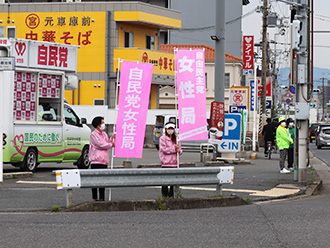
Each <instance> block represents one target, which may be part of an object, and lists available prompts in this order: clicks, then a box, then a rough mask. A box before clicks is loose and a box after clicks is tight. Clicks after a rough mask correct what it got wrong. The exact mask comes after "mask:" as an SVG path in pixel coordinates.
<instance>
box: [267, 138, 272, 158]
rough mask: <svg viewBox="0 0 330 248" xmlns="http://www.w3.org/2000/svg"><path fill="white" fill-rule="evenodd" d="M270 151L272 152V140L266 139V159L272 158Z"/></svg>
mask: <svg viewBox="0 0 330 248" xmlns="http://www.w3.org/2000/svg"><path fill="white" fill-rule="evenodd" d="M272 152H273V142H271V141H267V155H268V159H271V158H272Z"/></svg>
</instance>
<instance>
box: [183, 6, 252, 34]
mask: <svg viewBox="0 0 330 248" xmlns="http://www.w3.org/2000/svg"><path fill="white" fill-rule="evenodd" d="M256 10H257V8H255V9H253V10H251V11H249V12H248V13H246V14H244V15H241V16H239V17H237V18H235V19H232V20H230V21H227V22H226V25H229V24H232V23H234V22H237V21H239V20H241V19H243V18H245V17H247V16H249V15H251V14H253V13H254V12H255V11H256ZM214 28H215V25H212V26H206V27H197V28H181V29H178V31H180V32H195V31H204V30H209V29H214Z"/></svg>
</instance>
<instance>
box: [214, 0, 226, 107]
mask: <svg viewBox="0 0 330 248" xmlns="http://www.w3.org/2000/svg"><path fill="white" fill-rule="evenodd" d="M215 13H216V17H215V36H216V39H215V73H214V76H215V80H214V100H215V101H217V102H223V103H224V102H225V14H226V12H225V0H217V1H216V10H215Z"/></svg>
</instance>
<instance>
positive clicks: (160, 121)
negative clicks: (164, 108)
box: [156, 115, 165, 127]
mask: <svg viewBox="0 0 330 248" xmlns="http://www.w3.org/2000/svg"><path fill="white" fill-rule="evenodd" d="M164 119H165V118H164V116H160V115H158V116H157V118H156V127H163V126H164Z"/></svg>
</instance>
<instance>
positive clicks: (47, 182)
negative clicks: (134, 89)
mask: <svg viewBox="0 0 330 248" xmlns="http://www.w3.org/2000/svg"><path fill="white" fill-rule="evenodd" d="M148 152H150V154H151V155H149V157H150V158H152V159H148V155H146V158H145V159H144V161H143V163H144V164H145V163H147V164H148V163H149V164H150V165H152V166H154V165H155V161H157V160H158V158H155V156H154V154H157V151H153V150H151V149H150V150H149V151H147V152H146V153H147V154H148ZM199 158H200V155H199V153H191V154H189V153H187V154H185V157H183V158H182V159H181V162H182V163H186V164H189V165H190V166H204V164H203V163H201V162H199ZM248 160H249V161H245V162H244V163H240V162H234V163H233V164H231V163H230V164H218V165H217V166H225V165H234V166H235V173H234V183H233V184H232V185H230V184H224V185H223V188H222V191H223V195H224V196H225V197H229V196H233V195H236V196H237V197H240V198H242V199H243V200H246V201H247V202H257V201H265V200H272V199H280V198H286V197H292V196H294V195H301V194H304V193H306V192H307V194H309V195H310V194H312V192H313V191H315V190H317V188H316V187H317V186H318V184H319V179H318V177H317V176H316V175H315V173H314V174H313V173H310V172H308V173H307V183H308V185H307V186H304V187H299V186H298V182H297V181H295V180H294V173H290V174H280V173H279V164H278V163H279V162H278V161H279V154H278V153H277V154H276V153H275V154H273V156H272V159H270V160H269V159H268V158H265V157H264V154H263V152H262V151H260V152H257V157H256V159H251V160H250V159H248ZM139 162H140V161H139ZM311 162H312V163H316V164H317V163H319V160H318V159H317V158H313V160H311ZM321 162H322V161H321ZM134 167H137V164H135V165H134ZM72 168H76V167H73V166H72ZM40 170H41V171H42V170H45V169H43V168H40ZM45 171H46V172H42V173H38V172H37V173H35V174H34V175H33V177H29V178H21V177H20V176H19V177H18V178H17V177H16V176H14V177H13V178H12V179H7V180H4V182H3V183H0V211H2V212H4V211H40V210H48V211H49V210H50V209H51V208H52V207H53V206H55V205H57V206H65V191H63V190H56V184H55V176H54V175H51V172H52V170H51V169H48V170H45ZM4 176H6V173H5V175H4ZM112 194H113V198H112V199H113V200H114V201H123V200H129V201H132V200H140V201H141V200H148V199H149V200H150V199H157V198H158V195H159V194H160V189H159V187H154V188H118V189H113V193H112ZM214 194H215V187H211V186H205V187H183V186H182V187H181V195H182V196H183V197H184V198H185V199H191V198H207V197H210V196H213V195H214ZM73 197H74V204H79V203H83V202H89V201H91V191H90V189H76V190H74V192H73ZM172 209H173V208H172Z"/></svg>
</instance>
